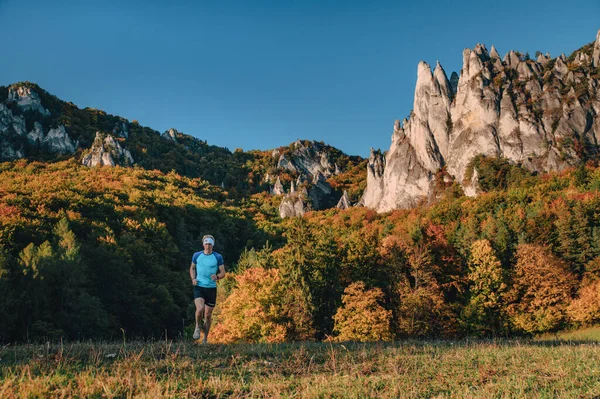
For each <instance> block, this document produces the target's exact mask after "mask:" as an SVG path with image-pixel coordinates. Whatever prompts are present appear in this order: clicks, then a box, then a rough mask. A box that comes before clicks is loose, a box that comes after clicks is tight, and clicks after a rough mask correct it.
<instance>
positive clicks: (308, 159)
mask: <svg viewBox="0 0 600 399" xmlns="http://www.w3.org/2000/svg"><path fill="white" fill-rule="evenodd" d="M271 156H272V157H273V158H277V166H276V168H277V170H279V171H285V172H287V173H289V174H290V175H291V176H295V180H292V181H291V182H290V189H289V191H286V190H285V188H284V186H283V184H282V182H281V180H280V177H279V176H277V177H276V181H275V184H274V185H273V187H272V188H271V193H272V194H275V195H283V196H284V197H283V199H282V201H281V204H280V206H279V215H280V216H281V217H282V218H285V217H293V216H302V215H304V213H305V212H306V211H307V210H309V209H326V208H331V207H333V206H335V205H336V203H337V201H338V200H339V194H337V193H336V191H335V190H334V189H333V187H332V186H331V185H330V184H329V183H328V181H327V178H329V177H331V176H334V175H337V174H339V173H340V168H339V166H338V165H337V163H336V162H335V161H334V160H333V159H332V154H331V151H330V150H328V148H327V147H326V146H325V145H324V144H322V143H318V142H315V141H301V140H297V141H296V142H294V143H293V144H292V145H291V151H289V149H288V151H283V149H276V150H273V152H272V153H271ZM274 178H275V176H270V177H267V179H268V180H269V181H270V179H274ZM296 188H298V190H297V189H296Z"/></svg>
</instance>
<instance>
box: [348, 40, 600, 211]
mask: <svg viewBox="0 0 600 399" xmlns="http://www.w3.org/2000/svg"><path fill="white" fill-rule="evenodd" d="M520 57H521V56H520V55H519V54H518V53H516V52H515V51H510V52H509V53H507V54H506V56H505V57H504V61H501V60H499V59H498V57H497V50H496V49H495V48H494V47H492V51H491V54H488V52H487V50H486V48H485V46H483V45H477V46H476V47H475V48H474V49H473V50H469V49H466V50H465V51H464V52H463V68H462V70H461V75H460V77H459V78H458V84H457V86H456V89H454V87H453V86H454V84H455V82H456V75H453V79H451V81H450V82H449V83H447V79H444V77H445V73H444V72H443V69H442V68H441V65H437V66H436V68H435V70H434V72H433V73H432V72H431V69H430V68H429V66H428V65H427V64H426V63H424V62H421V63H419V65H418V78H417V85H416V88H415V99H414V112H413V113H412V114H411V116H410V118H409V120H405V121H404V122H403V123H402V124H400V123H399V122H398V121H396V123H395V126H394V133H393V135H392V144H391V146H390V149H389V151H388V152H387V155H386V156H385V159H384V158H383V156H382V155H381V153H375V152H374V151H373V150H372V152H371V157H370V159H369V163H368V166H367V189H366V190H365V193H364V195H363V198H362V199H361V201H360V202H359V203H360V204H362V205H365V206H368V207H371V208H374V209H376V210H377V211H378V212H386V211H389V210H392V209H398V208H407V207H410V206H413V205H415V204H417V203H420V202H421V201H424V200H430V199H432V198H433V197H432V193H433V191H432V190H433V188H432V187H433V185H432V181H433V176H434V175H435V173H436V172H437V171H438V170H439V168H441V167H442V166H445V167H446V171H447V172H448V174H449V175H450V176H451V177H453V178H454V179H455V180H456V181H457V182H459V183H460V184H461V185H463V188H464V189H465V192H468V194H469V195H476V194H477V193H478V192H479V188H478V183H477V179H478V174H477V171H474V173H472V174H469V176H470V179H468V180H469V181H465V179H464V178H465V171H466V169H467V166H468V165H469V163H470V162H471V161H472V160H473V158H474V157H476V156H477V155H484V156H492V157H498V156H501V157H504V158H506V159H508V160H509V161H510V162H513V163H516V164H517V163H518V164H520V165H522V166H523V167H525V168H527V169H529V170H531V171H537V172H547V171H551V170H561V169H564V168H566V167H572V166H574V165H576V164H577V163H578V162H580V161H581V158H580V156H581V154H579V153H578V152H577V151H575V148H574V146H573V145H569V144H565V143H569V142H574V141H575V140H577V141H579V140H584V141H585V142H586V143H589V145H588V146H587V147H586V148H585V149H584V151H586V153H589V154H588V155H591V156H597V155H598V154H599V153H600V117H599V116H598V115H599V112H600V111H599V110H600V81H599V79H598V78H597V77H595V76H594V74H593V72H594V71H595V69H592V70H589V68H588V69H587V70H586V68H587V67H586V65H589V62H590V61H591V62H593V63H595V64H594V65H597V64H598V63H600V60H598V57H600V32H599V33H598V37H597V38H596V43H594V50H593V53H592V57H589V56H586V55H585V54H583V53H579V54H578V55H577V56H576V57H575V59H574V61H573V62H574V63H579V64H580V65H582V66H583V70H581V71H577V73H576V72H574V71H569V68H568V67H567V64H566V57H565V56H564V55H561V56H560V57H558V58H556V60H555V62H554V66H553V68H552V69H551V70H547V69H546V68H545V67H544V65H546V66H547V64H548V62H549V61H550V56H549V55H547V56H544V57H538V61H535V60H531V59H527V60H521V58H520ZM596 67H597V66H596ZM542 73H544V75H543V76H542ZM582 74H583V75H582ZM552 75H553V76H552ZM584 78H585V79H586V81H587V82H588V84H587V91H588V96H585V97H583V98H587V100H584V99H582V97H581V95H580V91H581V90H582V88H581V87H580V88H579V91H575V89H574V86H575V85H577V84H579V83H581V82H582V81H583V79H584ZM542 82H543V84H542ZM450 88H452V89H450ZM563 88H568V91H565V90H563ZM444 115H446V118H445V119H444V118H443V116H444ZM442 121H443V122H444V123H443V124H442ZM442 126H443V127H444V128H443V129H442ZM440 132H445V133H446V136H444V135H442V134H440Z"/></svg>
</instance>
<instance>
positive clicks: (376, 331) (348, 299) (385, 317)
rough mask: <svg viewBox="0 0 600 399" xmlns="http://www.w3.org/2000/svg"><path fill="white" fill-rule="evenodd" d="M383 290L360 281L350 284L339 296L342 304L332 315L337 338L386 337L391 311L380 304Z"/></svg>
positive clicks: (363, 339) (341, 339)
mask: <svg viewBox="0 0 600 399" xmlns="http://www.w3.org/2000/svg"><path fill="white" fill-rule="evenodd" d="M383 297H384V296H383V291H381V289H379V288H371V289H370V290H367V289H366V288H365V284H364V283H363V282H362V281H358V282H355V283H352V284H350V285H349V286H348V287H347V288H346V289H345V290H344V295H343V296H342V303H343V305H342V306H341V307H340V308H339V309H338V310H337V312H336V314H335V315H334V316H333V320H334V327H333V331H334V332H335V333H336V334H337V336H336V337H335V339H336V340H338V341H360V342H367V341H390V340H391V339H392V333H391V331H390V319H391V317H392V311H391V310H386V309H384V308H383V306H381V305H380V302H381V301H382V300H383Z"/></svg>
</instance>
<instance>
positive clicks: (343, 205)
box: [336, 190, 352, 209]
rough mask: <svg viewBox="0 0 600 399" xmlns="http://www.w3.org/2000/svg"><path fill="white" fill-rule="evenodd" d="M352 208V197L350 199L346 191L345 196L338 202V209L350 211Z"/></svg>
mask: <svg viewBox="0 0 600 399" xmlns="http://www.w3.org/2000/svg"><path fill="white" fill-rule="evenodd" d="M350 207H352V203H351V202H350V197H348V191H346V190H344V194H343V195H342V197H341V198H340V200H339V201H338V203H337V205H336V208H339V209H348V208H350Z"/></svg>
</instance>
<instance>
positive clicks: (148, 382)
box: [0, 330, 600, 398]
mask: <svg viewBox="0 0 600 399" xmlns="http://www.w3.org/2000/svg"><path fill="white" fill-rule="evenodd" d="M587 334H588V338H586V339H582V340H579V341H573V340H572V338H571V339H570V340H564V339H561V338H562V337H560V336H555V337H547V338H545V339H543V340H529V341H519V340H507V341H467V340H465V341H427V342H416V341H411V342H395V343H367V344H358V343H345V344H330V343H297V344H280V345H267V344H254V345H198V344H196V343H194V342H189V341H162V342H157V341H154V342H139V341H138V342H121V343H120V344H117V343H94V342H89V343H72V344H60V343H46V344H44V345H6V346H4V347H2V349H1V350H0V397H1V398H71V397H77V398H156V397H166V398H446V397H448V398H516V397H527V398H594V397H600V345H598V344H597V343H596V341H595V340H593V338H594V337H595V335H594V334H597V332H596V331H595V330H593V331H591V330H590V331H588V333H587ZM590 334H591V336H590Z"/></svg>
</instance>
